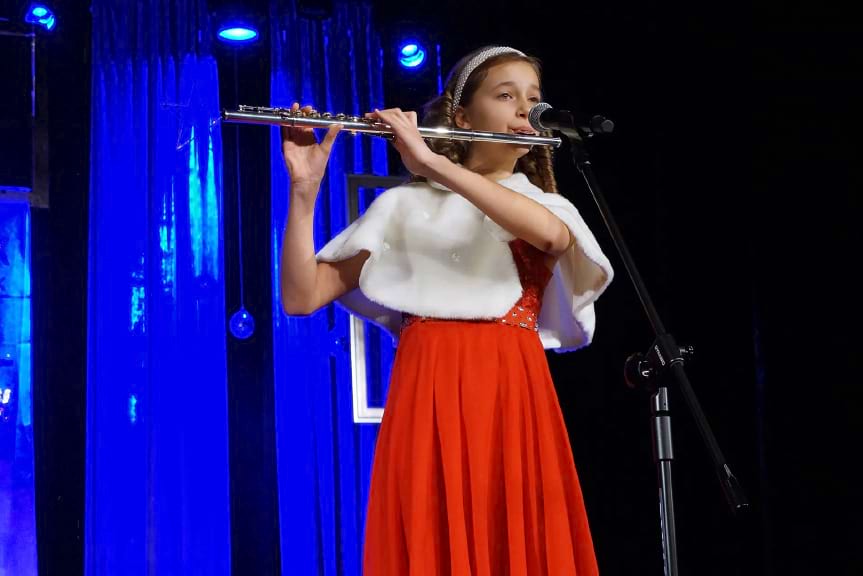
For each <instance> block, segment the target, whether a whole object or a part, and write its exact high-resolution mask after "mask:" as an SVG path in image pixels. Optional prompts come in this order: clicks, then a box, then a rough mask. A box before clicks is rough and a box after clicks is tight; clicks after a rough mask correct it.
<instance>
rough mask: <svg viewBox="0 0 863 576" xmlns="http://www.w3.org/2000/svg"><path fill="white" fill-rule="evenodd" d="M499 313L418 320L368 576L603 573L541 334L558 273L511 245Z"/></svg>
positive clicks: (393, 404) (384, 472)
mask: <svg viewBox="0 0 863 576" xmlns="http://www.w3.org/2000/svg"><path fill="white" fill-rule="evenodd" d="M510 248H511V249H512V252H513V257H514V259H515V263H516V266H517V268H518V272H519V278H520V280H521V285H522V288H523V292H522V296H521V298H520V299H519V301H518V302H516V304H515V306H513V307H512V309H511V310H510V311H509V312H508V313H507V314H506V315H505V316H504V317H501V318H499V319H497V320H440V319H433V318H420V317H416V316H406V317H405V320H404V322H403V328H402V332H401V336H400V342H399V346H398V350H397V352H396V358H395V362H394V364H393V370H392V379H391V381H390V391H389V398H388V399H387V404H386V410H385V412H384V418H383V422H382V424H381V429H380V434H379V436H378V440H377V447H376V450H375V461H374V467H373V471H372V482H371V492H370V497H369V508H368V516H367V519H366V534H365V539H366V540H365V549H364V572H363V573H364V575H365V576H427V575H428V576H438V575H452V576H504V575H506V576H541V575H549V576H551V575H553V576H593V575H595V574H597V573H598V570H597V565H596V559H595V556H594V551H593V543H592V540H591V536H590V529H589V527H588V522H587V514H586V512H585V509H584V503H583V501H582V494H581V488H580V486H579V482H578V476H577V475H576V471H575V464H574V462H573V458H572V451H571V449H570V445H569V439H568V437H567V432H566V427H565V424H564V421H563V417H562V415H561V412H560V406H559V404H558V401H557V395H556V393H555V389H554V385H553V383H552V380H551V374H550V373H549V370H548V363H547V361H546V357H545V352H544V350H543V347H542V343H541V342H540V339H539V335H538V333H537V330H538V328H537V322H536V320H537V317H538V314H539V312H540V308H541V306H542V294H543V291H544V289H545V286H546V284H547V283H548V281H549V279H550V278H551V276H552V273H551V271H550V270H549V269H548V268H547V267H546V265H545V263H544V258H543V257H544V254H543V253H542V252H540V251H539V250H537V249H536V248H534V247H533V246H531V245H530V244H528V243H527V242H524V241H522V240H514V241H512V242H510Z"/></svg>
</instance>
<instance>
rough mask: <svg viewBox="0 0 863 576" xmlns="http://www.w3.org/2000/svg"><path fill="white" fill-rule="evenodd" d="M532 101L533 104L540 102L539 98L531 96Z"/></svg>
mask: <svg viewBox="0 0 863 576" xmlns="http://www.w3.org/2000/svg"><path fill="white" fill-rule="evenodd" d="M530 101H531V102H539V97H538V96H531V97H530Z"/></svg>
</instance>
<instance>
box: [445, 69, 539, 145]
mask: <svg viewBox="0 0 863 576" xmlns="http://www.w3.org/2000/svg"><path fill="white" fill-rule="evenodd" d="M540 101H541V94H540V91H539V77H538V76H537V73H536V70H535V69H534V67H533V66H532V65H531V64H530V63H529V62H524V61H512V62H505V63H502V64H498V65H497V66H494V67H492V68H490V69H489V70H488V74H487V75H486V77H485V79H484V80H483V81H482V83H481V84H480V86H479V87H478V88H477V90H476V92H474V94H473V96H472V97H471V99H470V103H469V104H468V105H467V106H465V107H464V108H463V109H461V110H459V111H458V112H457V113H456V125H457V126H459V127H460V128H464V129H467V130H480V131H487V132H504V133H510V134H519V133H521V134H533V135H535V134H537V131H536V130H534V129H533V128H531V126H530V122H528V118H527V116H528V113H529V112H530V109H531V108H532V107H533V106H534V105H535V104H537V103H539V102H540ZM479 144H483V143H482V142H474V143H473V144H472V145H471V153H472V154H473V153H474V152H479V150H475V148H479V146H477V145H479ZM486 144H487V143H486ZM488 146H494V147H500V146H505V147H507V148H510V146H508V145H506V144H497V143H494V144H489V145H488ZM511 147H512V148H513V149H515V150H518V151H519V152H520V153H519V154H518V156H522V155H524V154H527V152H528V151H529V150H530V146H526V145H524V146H522V145H511ZM482 148H486V146H483V147H482ZM489 150H492V149H491V148H489ZM502 151H503V150H500V149H499V150H498V152H502Z"/></svg>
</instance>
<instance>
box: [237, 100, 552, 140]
mask: <svg viewBox="0 0 863 576" xmlns="http://www.w3.org/2000/svg"><path fill="white" fill-rule="evenodd" d="M222 120H223V121H224V122H233V123H238V124H269V125H273V126H299V127H305V128H328V127H330V126H332V125H333V124H341V125H342V126H343V127H344V129H345V130H347V131H349V132H354V133H361V134H371V135H374V136H383V137H385V138H392V136H393V131H392V128H391V127H390V125H389V124H384V123H383V122H378V121H377V120H374V119H373V118H362V117H360V116H349V115H347V114H330V113H329V112H323V113H320V112H315V111H312V112H303V111H302V110H291V109H290V108H267V107H265V106H244V105H242V104H241V105H240V108H239V110H222ZM419 133H420V136H422V137H423V138H439V139H445V140H467V141H470V142H498V143H500V144H529V145H534V146H553V147H555V148H557V147H558V146H560V142H561V139H560V138H554V137H550V136H532V135H530V134H505V133H502V132H482V131H478V130H452V129H450V128H428V127H426V126H420V127H419Z"/></svg>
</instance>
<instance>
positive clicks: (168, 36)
mask: <svg viewBox="0 0 863 576" xmlns="http://www.w3.org/2000/svg"><path fill="white" fill-rule="evenodd" d="M92 14H93V74H92V126H91V130H92V139H91V186H90V223H89V225H90V241H89V250H90V254H89V271H88V274H89V286H88V290H89V296H88V311H87V312H88V376H87V483H86V489H87V494H86V530H85V532H86V536H85V538H86V542H85V546H86V550H85V565H86V573H87V574H88V575H112V576H113V575H117V574H123V575H124V576H129V575H136V574H141V575H143V574H146V575H154V574H166V575H169V574H170V575H173V574H207V575H219V574H228V573H229V572H230V565H231V562H230V549H231V545H230V525H229V523H230V512H229V491H228V487H229V482H228V434H227V410H228V406H227V383H226V337H225V326H226V320H225V318H226V314H225V295H224V275H223V266H222V262H223V257H222V253H223V241H222V232H221V230H222V226H221V224H222V182H221V174H222V160H221V158H222V151H221V139H220V136H219V131H218V130H217V129H213V122H212V121H213V119H214V118H216V117H217V115H218V110H219V105H218V92H219V90H218V76H217V69H216V62H215V60H214V59H213V58H212V57H211V53H210V50H209V48H210V30H209V25H208V18H207V15H206V14H207V12H206V6H205V3H204V2H203V1H202V0H201V1H199V0H173V1H171V2H168V1H165V0H137V1H136V2H128V1H127V0H94V1H93V3H92ZM61 192H62V191H61Z"/></svg>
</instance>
